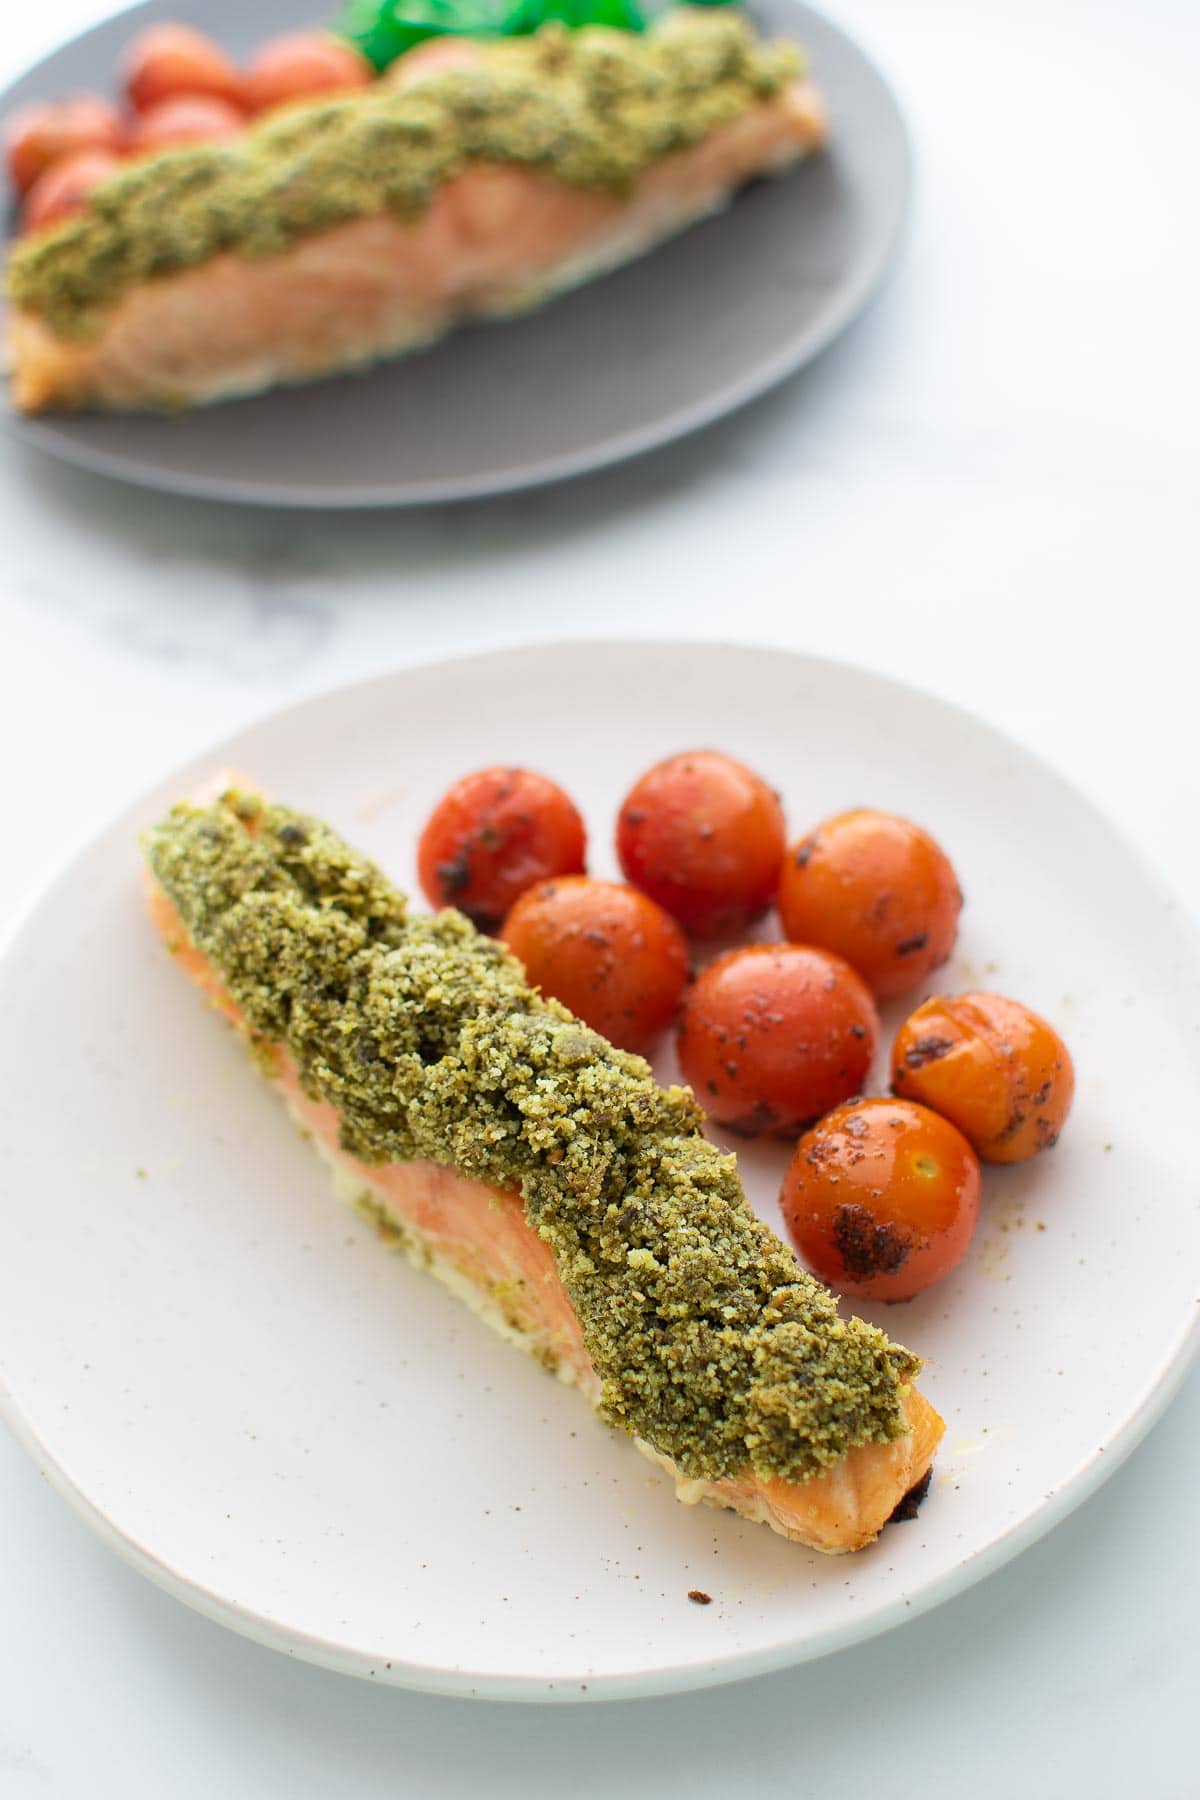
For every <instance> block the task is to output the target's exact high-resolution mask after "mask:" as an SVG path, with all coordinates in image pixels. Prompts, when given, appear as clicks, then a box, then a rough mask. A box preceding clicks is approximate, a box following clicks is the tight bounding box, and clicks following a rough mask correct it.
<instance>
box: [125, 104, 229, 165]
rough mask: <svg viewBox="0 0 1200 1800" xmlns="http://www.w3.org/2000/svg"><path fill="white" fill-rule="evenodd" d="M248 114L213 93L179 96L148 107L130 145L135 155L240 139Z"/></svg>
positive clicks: (135, 126)
mask: <svg viewBox="0 0 1200 1800" xmlns="http://www.w3.org/2000/svg"><path fill="white" fill-rule="evenodd" d="M245 128H246V115H245V114H244V113H242V112H239V111H238V109H237V107H236V106H230V104H229V102H228V100H218V99H217V98H216V96H215V95H213V94H175V95H173V96H172V97H171V98H170V99H169V100H160V101H159V102H158V104H157V105H156V106H148V107H147V108H146V110H145V112H144V113H142V114H140V115H139V117H138V118H137V119H135V120H134V122H133V124H132V125H131V126H130V129H129V134H128V138H127V140H126V141H127V143H128V145H129V148H130V150H132V151H134V152H146V151H152V150H169V149H170V148H171V146H172V145H174V144H207V143H215V142H217V141H218V140H219V139H221V138H231V137H237V136H238V134H239V133H240V132H242V131H244V130H245Z"/></svg>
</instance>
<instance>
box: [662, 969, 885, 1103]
mask: <svg viewBox="0 0 1200 1800" xmlns="http://www.w3.org/2000/svg"><path fill="white" fill-rule="evenodd" d="M878 1036H879V1019H878V1016H877V1014H876V1012H875V1006H874V1003H873V1001H872V999H871V995H870V992H869V991H868V989H867V987H866V985H865V983H864V982H863V981H861V980H860V978H859V977H858V976H857V975H856V974H855V972H854V970H853V969H852V968H851V967H850V965H849V963H846V962H843V961H842V959H841V958H840V957H838V956H830V955H829V954H828V952H827V951H824V950H810V949H807V948H805V947H804V946H802V945H799V944H750V945H748V946H747V947H746V948H744V949H741V950H727V951H726V952H725V954H724V956H719V957H717V959H716V961H715V962H711V963H709V965H708V967H707V968H706V969H704V970H703V971H702V972H701V973H700V974H699V975H698V976H697V977H696V980H695V982H694V983H693V984H692V987H691V989H690V990H689V992H688V995H687V998H686V999H685V1001H684V1003H683V1015H682V1017H681V1019H680V1024H679V1061H680V1065H681V1067H682V1069H683V1076H684V1080H685V1081H687V1082H689V1083H690V1084H691V1086H692V1088H693V1089H694V1090H695V1094H696V1098H697V1099H698V1100H699V1101H700V1103H701V1105H702V1106H703V1107H704V1108H705V1110H706V1111H707V1112H708V1113H709V1115H710V1116H711V1117H712V1118H714V1119H716V1120H717V1121H718V1123H720V1124H722V1125H728V1126H729V1127H730V1128H731V1129H732V1130H734V1131H744V1132H770V1133H772V1134H774V1135H776V1136H779V1137H785V1136H787V1135H788V1134H789V1133H794V1132H797V1131H799V1130H801V1129H802V1127H803V1126H805V1125H807V1124H809V1123H810V1122H811V1121H812V1120H813V1119H816V1118H818V1117H819V1116H820V1114H821V1113H823V1112H826V1111H827V1110H828V1109H829V1107H831V1106H836V1105H837V1103H838V1101H839V1100H846V1099H848V1098H849V1096H850V1095H851V1094H857V1092H858V1090H859V1088H861V1086H862V1084H863V1082H864V1081H865V1080H866V1076H867V1071H868V1069H869V1068H870V1066H871V1058H872V1057H873V1056H874V1054H875V1044H876V1040H877V1039H878Z"/></svg>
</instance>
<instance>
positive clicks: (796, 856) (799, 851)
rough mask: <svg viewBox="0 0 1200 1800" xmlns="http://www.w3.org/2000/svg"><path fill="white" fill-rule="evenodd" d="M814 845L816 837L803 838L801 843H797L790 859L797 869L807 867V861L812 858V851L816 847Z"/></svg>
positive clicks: (815, 844)
mask: <svg viewBox="0 0 1200 1800" xmlns="http://www.w3.org/2000/svg"><path fill="white" fill-rule="evenodd" d="M816 847H817V840H816V838H805V840H804V842H803V843H802V844H797V846H796V848H795V850H794V852H793V853H792V861H793V862H794V863H795V865H796V867H797V868H798V869H807V867H808V865H809V862H810V860H811V858H812V854H813V851H814V850H815V849H816Z"/></svg>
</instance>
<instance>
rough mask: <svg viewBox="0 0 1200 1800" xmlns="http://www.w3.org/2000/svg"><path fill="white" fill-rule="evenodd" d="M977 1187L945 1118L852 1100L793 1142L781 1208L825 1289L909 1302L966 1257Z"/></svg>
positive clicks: (967, 1154) (974, 1169) (966, 1149)
mask: <svg viewBox="0 0 1200 1800" xmlns="http://www.w3.org/2000/svg"><path fill="white" fill-rule="evenodd" d="M980 1185H981V1178H980V1169H979V1159H978V1158H977V1156H976V1155H975V1152H974V1151H973V1150H972V1148H971V1146H970V1144H968V1142H967V1140H966V1139H965V1138H964V1137H963V1135H962V1133H961V1132H960V1131H958V1130H957V1129H956V1128H955V1126H953V1125H951V1124H950V1122H949V1120H947V1119H943V1118H940V1117H939V1116H938V1114H937V1113H933V1112H930V1111H929V1110H928V1108H927V1107H924V1106H916V1105H914V1104H912V1103H911V1102H909V1101H906V1100H853V1101H851V1102H850V1104H849V1105H848V1106H839V1107H837V1108H836V1109H835V1110H834V1111H833V1112H831V1113H829V1114H828V1115H827V1117H825V1118H823V1119H822V1120H820V1122H819V1123H818V1124H817V1125H815V1126H814V1127H813V1129H812V1130H811V1131H810V1132H808V1133H806V1135H805V1136H804V1137H802V1138H801V1139H800V1142H799V1143H798V1144H797V1145H796V1149H795V1153H794V1154H793V1156H792V1160H791V1162H790V1163H789V1165H788V1169H787V1173H786V1175H785V1176H784V1179H783V1191H782V1193H781V1195H780V1205H781V1207H782V1209H783V1217H784V1221H785V1223H786V1225H787V1228H788V1231H789V1232H790V1234H791V1236H792V1240H793V1242H794V1243H795V1245H796V1248H797V1249H798V1250H799V1252H800V1254H801V1256H802V1257H803V1258H804V1260H805V1262H806V1263H808V1265H809V1267H810V1268H811V1269H812V1270H813V1271H814V1273H815V1274H817V1275H819V1276H820V1278H821V1280H822V1281H824V1282H826V1283H827V1284H828V1285H829V1286H830V1287H832V1288H835V1289H836V1290H837V1291H838V1292H839V1293H842V1294H850V1295H853V1296H854V1297H855V1298H856V1299H860V1300H911V1299H912V1298H913V1296H914V1295H916V1294H919V1293H922V1292H923V1291H924V1289H925V1288H927V1287H930V1286H932V1284H933V1283H934V1282H935V1281H940V1280H941V1279H942V1278H943V1276H945V1275H948V1274H949V1273H950V1270H951V1269H953V1268H954V1267H955V1265H956V1264H957V1263H959V1262H961V1260H962V1258H963V1257H964V1256H965V1255H966V1252H967V1249H968V1247H969V1246H970V1242H971V1238H972V1236H973V1235H974V1232H975V1223H976V1220H977V1219H978V1217H979V1190H980Z"/></svg>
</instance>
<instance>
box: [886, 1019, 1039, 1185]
mask: <svg viewBox="0 0 1200 1800" xmlns="http://www.w3.org/2000/svg"><path fill="white" fill-rule="evenodd" d="M892 1088H893V1091H894V1092H895V1093H897V1094H904V1095H905V1096H906V1097H907V1098H910V1099H913V1100H920V1101H921V1102H922V1103H923V1104H924V1105H925V1106H931V1107H932V1108H933V1110H934V1111H935V1112H939V1113H941V1115H942V1117H943V1118H945V1119H951V1120H953V1122H954V1124H955V1125H957V1126H958V1129H959V1130H960V1131H961V1132H962V1133H963V1135H964V1136H965V1137H967V1138H968V1139H969V1140H970V1142H971V1143H972V1144H973V1145H974V1147H975V1149H976V1150H977V1151H978V1152H979V1154H980V1156H982V1158H983V1160H984V1161H985V1162H991V1163H1015V1162H1024V1161H1025V1160H1026V1159H1027V1158H1028V1157H1031V1156H1036V1155H1037V1153H1038V1151H1039V1150H1049V1149H1051V1148H1052V1147H1053V1146H1054V1145H1055V1144H1056V1143H1057V1142H1058V1134H1059V1132H1060V1131H1061V1130H1062V1128H1063V1125H1064V1123H1065V1121H1066V1117H1067V1114H1068V1113H1069V1112H1070V1110H1071V1101H1072V1098H1073V1097H1074V1093H1075V1069H1074V1066H1073V1064H1072V1062H1071V1053H1070V1051H1069V1050H1068V1049H1067V1046H1066V1045H1065V1044H1064V1043H1063V1041H1062V1039H1061V1038H1060V1037H1059V1035H1058V1033H1057V1031H1055V1029H1054V1027H1053V1025H1048V1024H1047V1023H1046V1021H1045V1019H1042V1018H1039V1017H1038V1015H1037V1013H1035V1012H1032V1011H1031V1010H1030V1009H1029V1007H1027V1006H1022V1005H1021V1003H1020V1001H1019V1000H1006V999H1004V997H1003V996H1002V995H1001V994H958V995H956V996H954V997H953V998H949V997H946V996H942V995H939V996H937V997H935V998H934V999H932V1000H926V1001H925V1003H924V1005H923V1006H918V1008H917V1010H916V1012H915V1013H913V1014H912V1016H911V1018H908V1019H906V1020H905V1022H904V1024H903V1025H902V1026H901V1027H900V1030H899V1032H898V1033H897V1035H896V1042H895V1044H894V1045H893V1048H892Z"/></svg>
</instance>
